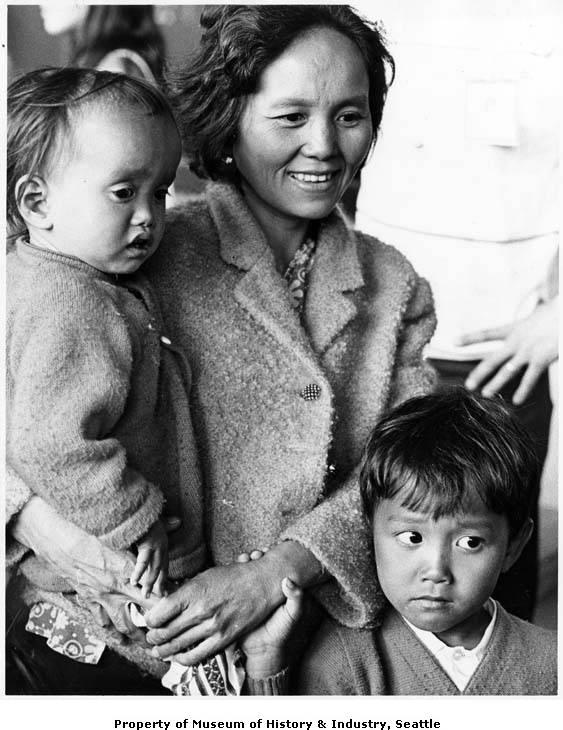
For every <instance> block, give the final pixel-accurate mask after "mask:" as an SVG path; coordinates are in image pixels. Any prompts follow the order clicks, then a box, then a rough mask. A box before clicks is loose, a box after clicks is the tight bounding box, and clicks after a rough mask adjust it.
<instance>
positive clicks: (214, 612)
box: [145, 541, 327, 665]
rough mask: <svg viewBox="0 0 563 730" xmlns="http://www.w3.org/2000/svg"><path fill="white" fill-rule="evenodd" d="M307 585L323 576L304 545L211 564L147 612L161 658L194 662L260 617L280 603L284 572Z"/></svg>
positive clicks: (151, 639) (152, 640)
mask: <svg viewBox="0 0 563 730" xmlns="http://www.w3.org/2000/svg"><path fill="white" fill-rule="evenodd" d="M286 577H288V578H290V579H291V580H292V581H293V582H294V583H295V584H297V585H299V586H301V587H303V588H306V587H309V586H312V585H316V584H318V583H319V582H320V581H323V580H325V579H326V577H327V576H325V574H324V572H323V569H322V566H321V565H320V563H319V562H318V561H317V559H316V558H315V557H314V556H313V555H312V553H310V551H308V550H307V549H306V548H304V547H303V546H302V545H300V544H299V543H296V542H292V541H285V542H281V543H278V544H277V545H274V546H273V547H272V548H270V550H268V552H267V553H266V554H265V555H264V557H263V558H262V559H261V560H255V561H250V562H248V563H233V564H231V565H226V566H219V567H215V568H209V569H208V570H206V571H204V572H203V573H199V574H198V575H196V576H195V577H194V578H192V579H191V580H189V581H186V582H185V583H184V584H183V585H181V586H180V587H179V588H178V589H177V590H176V591H175V592H174V593H172V594H171V595H169V596H167V597H166V598H163V599H162V600H160V601H159V602H158V603H157V605H156V606H155V607H154V608H153V609H152V610H151V611H149V612H148V613H147V614H146V615H145V619H146V622H147V626H148V627H149V629H150V630H149V632H148V634H147V641H148V642H149V643H151V644H154V645H155V647H154V654H155V655H156V656H158V657H160V658H164V657H169V656H174V659H175V660H176V661H178V662H180V663H182V664H186V665H188V664H197V663H198V662H201V661H203V660H204V659H205V658H206V657H208V656H211V655H213V654H215V653H217V652H218V651H220V650H221V649H223V648H225V647H226V646H228V645H229V644H231V643H232V642H233V641H235V640H236V639H238V638H239V637H241V636H242V635H244V634H246V633H248V632H249V631H251V630H252V629H254V628H256V627H257V626H259V625H260V624H261V623H263V622H264V621H265V620H266V619H267V618H268V617H269V616H270V615H271V614H272V612H273V611H274V610H275V609H276V608H277V607H278V606H280V605H281V603H282V602H283V600H284V594H283V591H282V588H281V584H282V581H283V579H284V578H286Z"/></svg>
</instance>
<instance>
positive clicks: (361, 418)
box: [147, 184, 435, 626]
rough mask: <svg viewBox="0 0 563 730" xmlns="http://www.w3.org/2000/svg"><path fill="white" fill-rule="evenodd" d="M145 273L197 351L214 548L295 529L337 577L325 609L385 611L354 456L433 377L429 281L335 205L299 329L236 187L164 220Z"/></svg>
mask: <svg viewBox="0 0 563 730" xmlns="http://www.w3.org/2000/svg"><path fill="white" fill-rule="evenodd" d="M147 273H148V275H149V276H150V278H151V279H152V281H153V283H154V285H155V287H156V289H157V291H158V294H159V297H160V300H161V306H162V311H163V316H164V320H165V322H166V325H167V328H168V330H169V331H170V332H172V333H173V334H174V337H175V339H176V341H177V343H178V344H179V345H180V347H182V348H183V349H185V351H186V352H187V353H188V354H189V358H190V364H191V367H192V391H191V406H192V418H193V422H194V428H195V433H196V439H197V442H198V447H199V452H200V458H201V463H202V468H203V473H204V481H205V485H206V519H205V526H206V532H207V543H208V545H209V547H210V549H211V553H212V558H213V561H214V562H215V563H217V564H226V563H229V562H231V561H232V560H233V559H234V558H235V556H236V555H237V554H238V553H239V552H241V551H248V550H251V549H252V548H259V547H263V546H266V545H269V544H272V543H276V542H277V541H279V540H280V539H281V540H283V539H287V540H296V541H298V542H299V543H301V544H302V545H304V546H305V547H306V548H308V549H309V550H310V551H311V552H312V553H313V554H314V555H315V556H316V557H317V558H318V560H319V561H320V562H321V563H322V564H323V566H325V568H326V569H327V571H328V572H329V573H330V574H331V575H332V576H334V580H332V581H329V582H327V583H326V584H324V585H323V586H322V587H320V588H319V589H318V590H317V598H318V599H319V600H320V602H321V603H322V604H323V605H324V606H325V608H326V609H327V610H328V612H329V613H330V614H331V615H332V616H334V617H335V618H336V619H337V620H339V621H341V622H342V623H344V624H348V625H351V626H362V625H365V624H367V623H369V622H372V621H374V620H376V619H377V615H378V613H379V610H380V608H381V606H382V597H381V594H380V592H379V590H378V588H377V586H375V585H374V581H373V574H374V570H375V567H374V560H373V555H372V547H371V539H370V536H369V530H368V529H367V527H366V526H365V525H364V520H363V519H362V512H361V507H360V499H359V490H358V480H357V468H356V467H357V464H358V461H359V458H360V455H361V451H362V448H363V445H364V442H365V441H366V439H367V437H368V434H369V432H370V430H371V429H372V427H373V426H374V425H375V423H376V421H377V420H378V419H379V418H380V417H381V416H382V415H383V413H384V412H385V411H386V410H387V409H388V408H390V407H391V406H393V405H394V404H396V403H398V402H399V401H402V400H404V399H406V398H409V397H411V396H414V395H418V394H421V393H424V392H427V391H428V390H429V389H430V388H431V387H432V385H433V371H432V370H431V369H430V368H429V367H428V366H427V365H425V363H424V362H423V359H422V350H423V347H424V345H425V344H426V343H427V342H428V340H429V339H430V337H431V335H432V333H433V330H434V326H435V317H434V310H433V303H432V297H431V293H430V290H429V287H428V285H427V283H426V282H425V281H424V280H422V279H420V278H419V277H418V276H417V275H416V273H415V272H414V270H413V269H412V267H411V266H410V264H409V263H408V261H406V259H405V258H404V257H403V256H402V255H401V254H400V253H398V252H397V251H396V250H395V249H393V248H391V247H389V246H386V245H384V244H382V243H380V242H379V241H377V240H375V239H373V238H370V237H369V236H364V235H362V234H361V233H356V232H354V231H352V230H350V229H349V228H348V226H347V225H346V223H345V221H344V220H343V218H342V217H341V216H340V214H339V213H338V212H335V213H334V214H332V215H330V216H329V217H328V218H327V219H326V220H324V221H322V222H321V224H320V227H319V232H318V239H317V248H316V253H315V262H314V266H313V268H312V270H311V272H310V275H309V277H310V278H309V284H308V291H307V297H306V301H305V308H304V326H302V325H301V323H300V320H299V317H298V315H297V314H296V312H295V311H294V309H293V308H292V306H291V303H290V299H289V295H288V291H287V285H286V284H285V282H284V280H283V278H282V277H281V276H280V274H279V273H278V272H277V270H276V267H275V262H274V257H273V254H272V251H271V249H270V247H269V246H268V244H267V241H266V238H265V236H264V233H263V232H262V230H261V228H260V227H259V225H258V223H257V222H256V220H255V218H254V217H253V216H252V214H251V212H250V210H249V208H248V207H247V205H246V203H245V201H244V198H243V197H242V195H241V194H240V192H239V191H238V190H237V189H236V188H235V187H233V186H230V185H226V184H213V185H210V186H209V187H208V188H207V191H206V194H205V195H204V196H201V197H197V198H195V199H194V200H192V201H191V202H190V203H189V204H187V206H186V207H185V208H184V209H181V210H179V211H177V212H176V213H174V214H172V215H171V216H170V217H169V221H168V226H167V229H166V233H165V236H164V240H163V242H162V244H161V246H160V248H159V250H158V252H157V253H156V254H155V255H154V256H153V257H152V258H151V260H150V261H149V262H148V267H147ZM307 386H312V387H311V388H308V387H307ZM311 393H313V396H312V397H311Z"/></svg>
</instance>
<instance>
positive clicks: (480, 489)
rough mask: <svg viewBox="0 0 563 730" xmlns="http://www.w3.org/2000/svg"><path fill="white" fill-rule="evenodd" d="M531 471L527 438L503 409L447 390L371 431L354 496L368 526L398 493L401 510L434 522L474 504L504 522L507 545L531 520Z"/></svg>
mask: <svg viewBox="0 0 563 730" xmlns="http://www.w3.org/2000/svg"><path fill="white" fill-rule="evenodd" d="M537 469H538V465H537V459H536V456H535V454H534V451H533V448H532V444H531V442H530V436H529V435H528V434H527V433H526V432H525V431H524V429H523V428H522V426H520V424H519V423H518V422H517V421H516V418H515V416H514V414H513V412H512V411H511V409H510V408H509V407H507V406H506V404H505V403H504V402H503V401H501V400H500V399H498V398H496V399H487V398H484V397H482V396H478V395H475V394H473V393H470V392H469V391H467V390H465V389H464V388H452V389H448V390H443V391H441V392H438V393H434V394H431V395H426V396H420V397H416V398H411V399H410V400H408V401H405V402H404V403H402V404H401V405H400V406H398V407H397V408H395V409H394V410H393V411H391V412H390V413H389V414H388V415H387V416H385V417H384V418H383V419H382V420H381V421H380V422H379V423H378V424H377V426H376V427H375V429H374V430H373V432H372V434H371V436H370V437H369V440H368V442H367V444H366V447H365V449H364V455H363V459H362V467H361V474H360V491H361V496H362V502H363V507H364V512H365V516H366V517H367V519H368V521H369V522H370V523H371V520H372V518H373V513H374V510H375V509H376V507H377V504H378V503H379V502H380V501H381V500H384V499H392V498H393V497H395V496H396V495H397V494H399V493H400V494H401V496H402V497H403V501H402V503H401V504H402V505H403V506H404V507H407V508H409V509H412V510H414V511H421V512H426V513H431V514H432V517H433V518H434V519H439V518H440V517H443V516H446V515H454V514H458V513H460V512H463V511H465V510H468V509H470V508H471V504H474V503H475V499H480V500H481V501H482V502H483V504H485V505H486V506H487V507H488V508H489V509H490V510H491V511H492V512H495V513H497V514H500V515H505V516H506V518H507V520H508V524H509V529H510V535H511V537H512V536H514V535H516V534H517V532H518V531H519V530H520V529H521V528H522V526H523V525H524V523H525V522H526V520H527V518H528V517H529V513H530V509H531V505H532V504H533V499H534V495H535V491H536V490H537Z"/></svg>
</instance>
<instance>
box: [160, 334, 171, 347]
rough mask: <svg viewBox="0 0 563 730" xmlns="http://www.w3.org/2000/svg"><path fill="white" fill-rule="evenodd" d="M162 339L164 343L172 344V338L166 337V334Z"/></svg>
mask: <svg viewBox="0 0 563 730" xmlns="http://www.w3.org/2000/svg"><path fill="white" fill-rule="evenodd" d="M160 341H161V342H162V344H163V345H171V344H172V340H169V339H168V337H165V336H164V335H162V336H161V338H160Z"/></svg>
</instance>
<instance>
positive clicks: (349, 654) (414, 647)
mask: <svg viewBox="0 0 563 730" xmlns="http://www.w3.org/2000/svg"><path fill="white" fill-rule="evenodd" d="M298 690H299V693H300V694H305V695H324V694H326V695H329V694H330V695H460V694H463V695H552V694H557V635H556V632H555V631H548V630H547V629H542V628H540V627H539V626H534V625H532V624H530V623H527V622H526V621H522V620H521V619H519V618H516V616H512V615H511V614H509V613H507V611H505V610H504V609H503V608H502V606H500V605H499V606H498V613H497V619H496V623H495V626H494V629H493V633H492V636H491V640H490V642H489V645H488V646H487V648H486V650H485V655H484V656H483V659H482V660H481V663H480V664H479V666H478V667H477V669H476V671H475V674H474V675H473V676H472V677H471V679H470V681H469V684H468V685H467V687H466V688H465V689H464V690H463V692H461V691H460V690H459V689H458V688H457V686H456V685H455V684H454V682H453V681H452V680H451V679H450V677H449V676H448V675H447V673H446V672H445V671H444V669H443V667H441V666H440V664H439V663H438V661H437V659H436V658H435V657H434V656H433V655H432V654H431V652H430V651H429V650H428V649H427V648H426V647H425V646H424V644H423V643H422V642H421V641H420V640H419V639H418V637H417V636H416V634H415V633H414V632H413V631H412V630H411V629H410V628H409V627H408V626H407V624H406V623H405V622H404V621H403V619H402V618H401V617H400V615H399V614H398V613H397V612H396V611H395V610H394V609H389V610H388V611H387V612H386V615H385V619H384V621H383V624H382V626H381V627H380V628H379V629H375V630H371V631H369V630H352V629H348V628H346V627H343V626H339V625H338V624H336V623H335V622H334V621H331V620H330V619H328V620H326V621H325V622H324V623H323V624H322V625H321V627H320V629H319V631H318V633H317V634H316V635H315V637H314V638H313V641H312V642H311V644H310V646H309V648H308V650H307V653H306V655H305V657H304V660H303V662H302V664H301V667H300V670H299V679H298ZM280 691H283V688H282V689H281V690H280V689H279V690H278V692H280Z"/></svg>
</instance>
